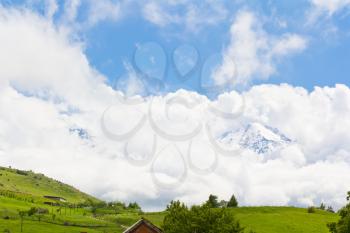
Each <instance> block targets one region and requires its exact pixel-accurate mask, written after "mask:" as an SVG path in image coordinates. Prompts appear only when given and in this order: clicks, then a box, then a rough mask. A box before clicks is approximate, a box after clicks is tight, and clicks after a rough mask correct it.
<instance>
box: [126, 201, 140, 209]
mask: <svg viewBox="0 0 350 233" xmlns="http://www.w3.org/2000/svg"><path fill="white" fill-rule="evenodd" d="M128 209H134V210H141V207H140V206H139V204H137V202H130V203H129V205H128Z"/></svg>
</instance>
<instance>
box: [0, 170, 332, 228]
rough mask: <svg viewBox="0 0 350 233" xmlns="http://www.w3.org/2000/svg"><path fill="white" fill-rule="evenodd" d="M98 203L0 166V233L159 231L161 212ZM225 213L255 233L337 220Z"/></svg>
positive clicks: (271, 211)
mask: <svg viewBox="0 0 350 233" xmlns="http://www.w3.org/2000/svg"><path fill="white" fill-rule="evenodd" d="M47 195H50V196H58V197H63V198H65V199H66V200H67V202H62V203H61V202H53V203H51V205H50V204H45V203H44V202H48V201H49V202H50V201H51V200H48V199H47V198H44V196H47ZM99 202H100V200H98V199H97V198H95V197H92V196H90V195H88V194H85V193H83V192H81V191H79V190H77V189H75V188H74V187H72V186H69V185H66V184H63V183H61V182H59V181H56V180H53V179H50V178H48V177H46V176H44V175H42V174H36V173H33V172H30V171H19V170H16V169H9V168H0V233H2V232H11V233H17V232H21V221H23V224H22V227H23V231H22V232H25V233H80V232H88V233H97V232H101V233H121V232H123V231H124V230H125V229H126V228H127V227H129V226H130V225H132V224H133V223H135V222H136V221H137V220H139V219H140V218H141V217H144V218H146V219H148V220H150V221H152V222H153V223H154V224H156V225H158V226H160V227H161V225H162V221H163V218H164V216H165V214H166V212H157V213H144V212H142V211H140V210H136V209H130V208H128V207H125V206H122V205H118V204H116V205H114V206H111V207H106V206H104V207H98V203H99ZM92 203H94V204H92ZM96 203H97V204H96ZM91 205H93V206H97V207H94V208H92V207H91ZM31 208H35V209H36V210H38V212H36V213H34V214H33V215H30V216H29V215H28V214H26V215H25V216H23V218H21V216H20V214H19V213H20V211H28V210H30V209H31ZM230 211H231V212H232V214H233V215H235V216H236V218H237V219H238V220H240V222H241V224H242V225H243V226H244V227H246V232H249V231H250V230H254V231H255V232H257V233H313V232H315V233H326V232H328V229H327V226H326V225H327V223H329V222H335V221H337V220H338V215H337V214H334V213H330V212H327V211H323V210H316V212H315V213H308V211H307V209H304V208H294V207H239V208H232V209H230ZM40 212H41V213H40Z"/></svg>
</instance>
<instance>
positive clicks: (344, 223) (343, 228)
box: [327, 192, 350, 233]
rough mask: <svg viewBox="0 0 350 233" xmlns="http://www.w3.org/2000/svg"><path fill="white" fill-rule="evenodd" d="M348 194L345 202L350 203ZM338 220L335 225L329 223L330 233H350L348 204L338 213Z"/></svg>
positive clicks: (349, 207)
mask: <svg viewBox="0 0 350 233" xmlns="http://www.w3.org/2000/svg"><path fill="white" fill-rule="evenodd" d="M349 197H350V192H348V196H347V200H348V201H350V198H349ZM339 215H340V220H339V221H338V222H337V223H329V224H328V225H327V226H328V229H329V231H330V232H332V233H349V232H350V203H348V204H347V205H346V206H345V207H343V208H342V209H341V210H340V211H339Z"/></svg>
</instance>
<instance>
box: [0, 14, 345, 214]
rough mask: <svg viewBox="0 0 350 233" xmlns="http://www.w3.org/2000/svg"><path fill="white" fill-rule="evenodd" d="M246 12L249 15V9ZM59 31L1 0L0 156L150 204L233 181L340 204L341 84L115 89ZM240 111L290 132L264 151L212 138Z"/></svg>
mask: <svg viewBox="0 0 350 233" xmlns="http://www.w3.org/2000/svg"><path fill="white" fill-rule="evenodd" d="M244 16H245V21H248V25H251V20H253V19H254V18H252V16H251V15H249V14H248V15H244ZM242 17H243V16H242ZM249 22H250V23H249ZM239 28H240V27H239V24H236V26H233V29H232V30H233V31H236V30H238V29H239ZM67 31H68V30H65V28H64V27H60V28H57V27H56V26H55V25H53V24H52V22H50V21H48V20H47V18H46V17H40V16H38V15H36V14H34V13H32V12H30V11H26V10H15V9H4V8H1V9H0V51H2V53H0V64H2V65H1V68H0V109H1V113H0V142H1V143H0V164H1V165H8V166H9V165H11V166H13V167H18V168H21V169H32V170H34V171H37V172H42V173H45V174H47V175H49V176H51V177H54V178H56V179H59V180H62V181H64V182H67V183H70V184H72V185H75V186H76V187H78V188H80V189H81V190H83V191H86V192H89V193H91V194H94V195H97V196H98V197H100V198H103V199H106V200H111V199H114V200H115V199H118V200H122V201H135V200H136V201H138V202H140V203H141V204H142V205H143V207H145V208H146V209H148V210H153V209H162V208H164V207H165V205H166V204H167V203H168V202H169V201H170V200H171V199H181V200H183V201H186V202H187V203H189V204H192V203H199V202H202V201H204V200H205V199H206V198H207V196H208V195H209V194H210V193H213V192H214V193H216V194H218V195H219V197H220V198H226V199H227V198H229V196H230V195H231V194H232V193H235V194H237V196H238V199H239V202H240V203H241V204H242V205H299V206H307V205H311V204H319V203H320V202H321V201H322V202H325V203H327V204H330V205H334V206H335V207H339V206H341V205H342V204H344V201H345V200H344V197H345V193H346V191H347V190H348V189H349V187H348V185H347V184H348V183H349V182H350V174H349V172H348V171H349V169H350V159H349V157H350V146H349V145H350V144H349V141H350V136H349V134H348V132H347V129H349V127H350V120H349V119H350V118H349V115H350V90H349V88H348V87H347V86H344V85H337V86H335V87H332V88H331V87H324V88H315V90H313V91H312V92H308V91H306V90H305V89H303V88H297V87H292V86H289V85H260V86H255V87H253V88H251V89H250V90H249V91H247V92H245V93H237V92H234V91H232V92H228V93H224V94H222V95H220V96H218V97H217V98H216V99H215V100H209V99H208V98H207V97H206V96H202V95H200V94H198V93H195V92H189V91H185V90H179V91H177V92H175V93H168V94H166V95H164V96H149V97H146V98H141V97H125V96H124V95H123V94H122V93H121V92H118V91H115V90H113V89H112V88H111V87H109V86H107V85H106V84H105V82H104V77H103V76H102V75H100V74H99V73H98V71H96V70H94V69H93V68H91V66H90V65H89V62H88V60H87V58H86V56H85V54H84V52H83V49H82V46H81V44H80V43H77V42H75V41H72V39H71V38H70V37H69V34H68V33H67ZM238 31H239V30H238ZM243 31H244V30H243ZM248 32H249V33H248V37H247V38H250V36H249V35H250V33H251V32H250V31H249V27H248ZM262 34H264V33H262ZM253 35H254V33H253ZM255 36H256V35H254V36H253V38H254V40H255V39H257V38H256V37H255ZM286 38H289V39H286ZM290 38H292V39H290ZM282 40H287V41H288V43H287V46H286V47H287V48H286V47H284V45H283V44H284V43H282V42H281V43H282V44H280V45H275V46H272V47H271V46H270V47H269V46H267V47H265V46H266V45H265V43H267V42H264V41H262V42H259V43H258V44H259V46H260V44H263V45H264V46H262V48H270V50H271V51H270V53H272V54H276V55H274V56H284V55H285V54H286V52H288V51H289V49H288V48H292V49H291V50H293V51H294V50H295V49H296V48H299V46H298V43H299V42H298V39H295V38H294V39H293V37H292V36H287V35H286V37H283V38H279V39H277V41H282ZM248 43H250V42H249V40H248ZM267 44H268V43H267ZM277 44H278V43H277ZM259 48H260V47H259ZM253 50H255V48H253ZM242 56H243V55H242ZM263 61H265V60H263ZM267 61H270V60H267ZM259 62H260V60H258V63H259ZM259 66H260V65H258V67H259ZM260 69H262V68H258V70H260ZM249 122H256V123H259V124H261V125H267V126H270V127H274V128H277V129H279V130H280V131H281V132H283V133H284V134H285V135H287V136H288V137H290V138H291V139H292V140H293V143H292V144H290V145H288V146H286V147H285V148H283V149H282V150H278V151H275V152H274V153H273V154H268V155H261V154H260V155H259V154H256V153H255V152H253V151H251V150H249V149H242V148H241V149H237V148H226V147H225V148H224V147H222V145H220V144H219V143H217V141H216V139H217V138H218V137H220V136H221V135H223V134H225V133H226V132H227V131H236V130H237V129H240V128H241V127H243V126H244V125H245V124H247V123H249ZM79 132H80V133H79ZM130 132H132V133H130ZM218 148H221V149H222V150H218ZM222 151H224V152H225V153H222ZM144 190H147V192H146V193H145V191H144Z"/></svg>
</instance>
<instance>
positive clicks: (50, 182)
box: [0, 167, 97, 203]
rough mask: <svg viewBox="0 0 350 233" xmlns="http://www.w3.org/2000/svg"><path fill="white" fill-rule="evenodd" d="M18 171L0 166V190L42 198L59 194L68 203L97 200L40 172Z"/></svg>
mask: <svg viewBox="0 0 350 233" xmlns="http://www.w3.org/2000/svg"><path fill="white" fill-rule="evenodd" d="M19 173H20V174H19ZM19 173H18V172H17V170H15V169H9V168H4V167H0V190H10V191H13V192H17V193H20V194H30V195H32V196H34V197H35V198H42V197H43V196H44V195H50V196H60V197H64V198H66V199H67V201H68V202H70V203H78V202H84V201H86V200H87V199H91V200H94V201H97V199H96V198H94V197H92V196H90V195H87V194H85V193H83V192H80V191H79V190H77V189H75V188H74V187H72V186H69V185H67V184H63V183H61V182H59V181H56V180H54V179H51V178H48V177H46V176H44V175H42V174H37V173H33V172H23V171H21V172H19ZM24 173H26V175H24Z"/></svg>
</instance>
